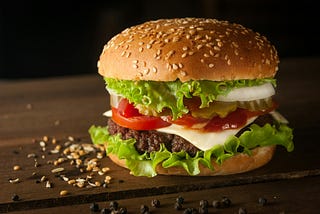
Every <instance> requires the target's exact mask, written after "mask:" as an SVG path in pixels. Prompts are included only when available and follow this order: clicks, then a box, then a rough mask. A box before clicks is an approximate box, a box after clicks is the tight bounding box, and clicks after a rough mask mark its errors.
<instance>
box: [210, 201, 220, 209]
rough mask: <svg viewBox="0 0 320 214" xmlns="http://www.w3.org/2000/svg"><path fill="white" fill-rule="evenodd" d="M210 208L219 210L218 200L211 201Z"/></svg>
mask: <svg viewBox="0 0 320 214" xmlns="http://www.w3.org/2000/svg"><path fill="white" fill-rule="evenodd" d="M212 206H213V207H214V208H221V202H220V201H219V200H213V201H212Z"/></svg>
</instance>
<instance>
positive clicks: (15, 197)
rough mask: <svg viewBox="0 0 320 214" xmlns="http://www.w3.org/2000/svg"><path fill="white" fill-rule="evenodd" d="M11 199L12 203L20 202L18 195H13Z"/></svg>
mask: <svg viewBox="0 0 320 214" xmlns="http://www.w3.org/2000/svg"><path fill="white" fill-rule="evenodd" d="M11 199H12V201H19V199H20V197H19V196H18V195H17V194H13V195H12V197H11Z"/></svg>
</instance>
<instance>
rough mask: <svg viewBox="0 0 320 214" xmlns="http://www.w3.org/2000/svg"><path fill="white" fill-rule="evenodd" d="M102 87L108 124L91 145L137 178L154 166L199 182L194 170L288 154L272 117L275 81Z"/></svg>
mask: <svg viewBox="0 0 320 214" xmlns="http://www.w3.org/2000/svg"><path fill="white" fill-rule="evenodd" d="M105 80H106V83H107V89H108V91H109V92H110V94H111V99H110V101H111V111H109V112H108V113H107V116H109V117H111V118H110V119H109V120H108V125H107V127H95V126H92V127H91V128H90V130H89V132H90V134H91V138H92V140H93V142H94V143H101V144H104V143H106V142H107V143H108V146H107V153H112V154H115V155H117V156H118V158H120V159H125V160H126V165H127V167H128V168H129V169H130V170H131V172H132V173H133V174H134V175H142V176H155V175H156V171H155V168H156V166H157V164H162V167H164V168H166V167H171V166H181V167H183V168H184V169H185V170H186V171H187V172H188V173H189V174H190V175H196V174H198V173H199V164H202V165H204V166H206V167H208V168H209V169H212V170H214V169H213V166H212V163H211V160H212V159H215V160H216V162H217V163H222V162H223V161H224V160H225V159H227V158H230V157H232V156H234V155H236V154H239V153H246V154H249V155H250V154H251V150H252V149H253V148H255V147H259V146H269V145H282V146H284V147H285V148H286V149H287V151H292V150H293V142H292V138H293V136H292V130H291V129H290V128H289V127H288V126H287V125H286V123H284V120H283V119H282V120H281V119H279V114H277V113H274V112H275V111H274V110H275V108H276V106H277V105H276V104H275V102H274V101H273V99H272V96H273V95H274V87H275V80H274V79H259V80H237V81H222V82H214V81H206V80H200V81H189V82H184V83H182V82H180V81H179V80H177V81H174V82H155V81H131V80H115V79H108V78H106V79H105ZM269 113H270V114H269ZM271 115H278V117H275V116H271ZM280 118H281V117H280Z"/></svg>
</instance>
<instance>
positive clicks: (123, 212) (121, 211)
mask: <svg viewBox="0 0 320 214" xmlns="http://www.w3.org/2000/svg"><path fill="white" fill-rule="evenodd" d="M118 213H119V214H127V208H125V207H120V209H119V212H118Z"/></svg>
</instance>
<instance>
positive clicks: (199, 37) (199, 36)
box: [194, 35, 202, 40]
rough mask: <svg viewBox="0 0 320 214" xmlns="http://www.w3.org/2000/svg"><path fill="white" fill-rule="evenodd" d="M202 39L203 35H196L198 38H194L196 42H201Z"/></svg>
mask: <svg viewBox="0 0 320 214" xmlns="http://www.w3.org/2000/svg"><path fill="white" fill-rule="evenodd" d="M201 38H202V36H201V35H196V37H195V38H194V40H199V39H201Z"/></svg>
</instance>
